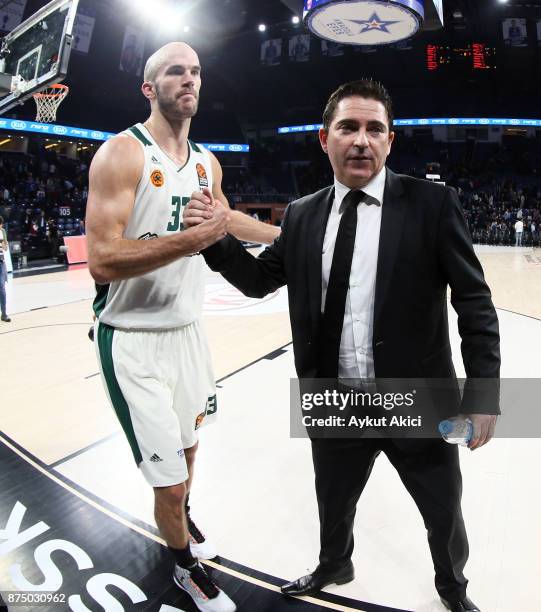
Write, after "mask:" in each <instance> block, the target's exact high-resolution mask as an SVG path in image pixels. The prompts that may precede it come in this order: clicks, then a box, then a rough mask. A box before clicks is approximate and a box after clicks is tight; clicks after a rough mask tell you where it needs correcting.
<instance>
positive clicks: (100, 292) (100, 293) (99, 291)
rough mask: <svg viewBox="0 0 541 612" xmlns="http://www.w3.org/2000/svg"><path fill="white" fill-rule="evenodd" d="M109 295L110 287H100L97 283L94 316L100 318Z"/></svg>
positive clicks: (93, 305) (93, 306)
mask: <svg viewBox="0 0 541 612" xmlns="http://www.w3.org/2000/svg"><path fill="white" fill-rule="evenodd" d="M108 293H109V285H98V284H97V283H96V297H95V298H94V302H93V303H92V308H93V310H94V314H95V315H96V316H97V317H98V318H99V316H100V314H101V313H102V312H103V309H104V308H105V304H106V303H107V295H108Z"/></svg>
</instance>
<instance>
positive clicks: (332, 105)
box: [323, 79, 393, 131]
mask: <svg viewBox="0 0 541 612" xmlns="http://www.w3.org/2000/svg"><path fill="white" fill-rule="evenodd" d="M351 96H359V97H361V98H368V99H370V100H378V101H379V102H381V103H382V104H383V106H384V107H385V110H386V111H387V117H388V124H389V131H391V130H392V129H393V101H392V100H391V96H390V95H389V92H388V91H387V90H386V89H385V87H383V85H382V84H381V83H379V82H378V81H373V80H372V79H359V80H358V81H350V82H349V83H344V84H343V85H340V87H339V88H338V89H337V90H336V91H335V92H333V93H332V94H331V97H330V98H329V100H328V101H327V106H326V107H325V110H324V112H323V127H324V128H325V129H326V130H328V129H329V127H330V126H331V123H332V120H333V119H334V114H335V112H336V107H337V106H338V103H339V102H340V100H343V99H344V98H350V97H351Z"/></svg>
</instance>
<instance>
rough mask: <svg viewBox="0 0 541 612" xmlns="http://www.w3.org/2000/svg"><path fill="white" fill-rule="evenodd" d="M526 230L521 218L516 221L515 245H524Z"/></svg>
mask: <svg viewBox="0 0 541 612" xmlns="http://www.w3.org/2000/svg"><path fill="white" fill-rule="evenodd" d="M523 231H524V223H523V222H522V219H519V220H518V221H517V222H516V223H515V246H522V232H523Z"/></svg>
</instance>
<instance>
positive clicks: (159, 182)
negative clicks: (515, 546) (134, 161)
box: [150, 170, 165, 187]
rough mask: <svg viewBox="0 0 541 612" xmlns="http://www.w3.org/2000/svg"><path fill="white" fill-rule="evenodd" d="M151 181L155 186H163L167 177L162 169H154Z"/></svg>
mask: <svg viewBox="0 0 541 612" xmlns="http://www.w3.org/2000/svg"><path fill="white" fill-rule="evenodd" d="M150 182H151V183H152V184H153V185H154V187H163V184H164V183H165V177H164V175H163V172H162V171H161V170H153V171H152V174H151V175H150Z"/></svg>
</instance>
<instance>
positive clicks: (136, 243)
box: [86, 135, 229, 284]
mask: <svg viewBox="0 0 541 612" xmlns="http://www.w3.org/2000/svg"><path fill="white" fill-rule="evenodd" d="M143 168H144V156H143V152H142V150H141V146H140V145H139V143H138V142H137V141H136V140H134V139H133V138H131V137H130V136H126V135H119V136H116V137H114V138H112V139H111V140H110V141H108V142H107V143H106V144H104V145H103V146H102V147H101V148H100V149H99V151H98V152H97V153H96V155H95V156H94V159H93V161H92V164H91V166H90V172H89V190H88V203H87V209H86V230H87V241H88V267H89V270H90V274H91V275H92V277H93V278H94V280H95V281H96V282H97V283H99V284H105V283H108V282H111V281H115V280H123V279H126V278H132V277H134V276H140V275H142V274H146V273H147V272H151V271H152V270H155V269H157V268H159V267H161V266H165V265H167V264H169V263H171V262H173V261H175V260H176V259H179V258H180V257H186V256H188V255H192V254H194V253H197V252H198V251H200V250H202V249H204V248H206V247H207V246H209V245H211V244H213V243H214V242H216V241H217V240H220V239H221V238H222V237H223V236H224V235H225V234H226V232H227V223H228V219H229V211H227V210H225V209H224V208H222V207H217V210H216V213H217V214H215V215H214V216H213V217H212V218H211V219H208V220H207V221H205V222H203V223H201V224H200V225H198V226H197V227H193V228H190V229H188V230H186V231H183V232H179V233H175V234H172V235H171V236H163V237H160V238H156V239H154V240H128V239H126V238H124V231H125V229H126V226H127V225H128V221H129V218H130V215H131V213H132V211H133V207H134V204H135V192H136V190H137V186H138V184H139V181H140V179H141V176H142V173H143Z"/></svg>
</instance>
